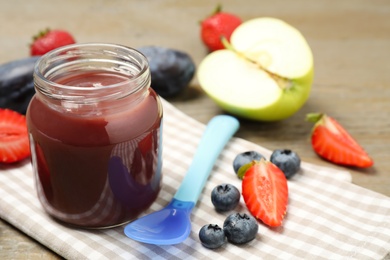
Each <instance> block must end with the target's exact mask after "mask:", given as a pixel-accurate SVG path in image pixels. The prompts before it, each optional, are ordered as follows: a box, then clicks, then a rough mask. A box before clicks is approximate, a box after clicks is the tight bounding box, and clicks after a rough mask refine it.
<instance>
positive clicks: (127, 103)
mask: <svg viewBox="0 0 390 260" xmlns="http://www.w3.org/2000/svg"><path fill="white" fill-rule="evenodd" d="M124 80H125V78H124V77H123V76H120V75H116V74H111V73H110V74H109V73H101V72H90V73H88V74H82V75H76V76H72V77H63V78H58V79H55V81H56V82H57V83H60V84H62V85H68V86H79V87H91V88H93V87H99V86H102V85H103V86H105V85H111V84H115V83H119V82H123V81H124ZM145 91H146V93H144V95H145V96H144V97H142V98H139V99H138V100H137V101H134V100H131V99H130V97H128V98H127V97H125V98H122V99H121V100H118V101H114V102H112V101H111V103H110V104H108V103H106V104H105V103H99V104H95V107H93V109H91V108H88V109H89V110H88V112H87V114H85V113H84V112H85V111H84V110H83V107H82V106H80V105H72V104H60V103H59V101H57V106H61V107H62V109H60V110H58V109H57V110H56V109H52V108H50V105H47V104H46V103H45V102H43V101H42V99H41V98H40V97H39V95H38V96H35V97H34V98H33V100H32V101H31V104H30V107H29V112H28V114H29V116H28V125H29V129H30V138H31V141H32V150H33V156H32V158H33V162H34V163H33V165H35V166H34V168H35V173H36V174H37V178H36V179H37V180H38V181H37V188H38V195H39V198H40V201H41V202H42V204H43V206H44V208H45V209H46V211H47V212H48V213H49V214H50V215H52V216H54V217H55V218H57V219H59V220H61V221H64V222H66V223H69V224H73V225H77V226H83V227H92V228H94V227H109V226H115V225H119V224H123V223H126V222H128V221H129V220H131V219H133V218H135V217H136V216H137V215H138V214H140V213H141V212H142V211H144V210H145V209H146V208H148V207H149V206H150V205H151V203H152V202H153V201H154V200H155V198H156V196H157V194H158V192H159V190H160V185H161V139H160V136H161V133H160V126H161V117H162V112H161V104H160V103H159V101H158V97H157V96H156V93H155V92H154V91H153V90H152V89H147V90H144V92H145ZM131 98H132V99H134V97H131ZM65 108H67V109H68V110H69V111H72V112H71V113H69V112H67V111H65ZM78 111H84V112H82V113H84V115H81V114H82V113H81V112H78Z"/></svg>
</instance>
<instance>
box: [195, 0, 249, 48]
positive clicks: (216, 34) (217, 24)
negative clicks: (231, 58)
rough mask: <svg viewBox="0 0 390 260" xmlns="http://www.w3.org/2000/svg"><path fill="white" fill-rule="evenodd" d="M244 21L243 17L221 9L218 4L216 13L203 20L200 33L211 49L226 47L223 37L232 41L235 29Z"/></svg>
mask: <svg viewBox="0 0 390 260" xmlns="http://www.w3.org/2000/svg"><path fill="white" fill-rule="evenodd" d="M241 23H242V21H241V19H240V18H239V17H237V16H236V15H234V14H230V13H225V12H222V11H221V6H218V7H217V9H216V10H215V11H214V13H213V14H212V15H211V16H209V17H207V18H206V19H204V20H203V21H202V22H201V31H200V35H201V38H202V41H203V43H204V44H205V45H206V46H207V47H208V49H209V50H210V51H215V50H220V49H224V48H225V47H224V46H223V44H222V42H221V38H222V37H225V38H226V39H227V41H228V42H229V41H230V36H231V35H232V33H233V31H234V30H235V29H236V28H237V27H238V26H239V25H240V24H241Z"/></svg>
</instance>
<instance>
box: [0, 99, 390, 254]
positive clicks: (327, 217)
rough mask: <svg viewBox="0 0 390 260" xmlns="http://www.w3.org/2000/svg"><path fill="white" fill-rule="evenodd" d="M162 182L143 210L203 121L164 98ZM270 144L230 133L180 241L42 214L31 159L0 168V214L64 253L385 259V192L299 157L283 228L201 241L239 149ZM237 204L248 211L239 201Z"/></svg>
mask: <svg viewBox="0 0 390 260" xmlns="http://www.w3.org/2000/svg"><path fill="white" fill-rule="evenodd" d="M163 105H164V130H163V144H164V145H163V147H164V148H163V154H164V156H163V175H164V178H163V188H162V191H161V193H160V196H159V198H158V200H157V201H156V202H155V203H154V204H153V205H152V207H151V208H150V209H149V210H148V212H152V211H155V210H158V209H161V208H162V207H164V206H165V205H166V204H167V203H168V202H169V201H170V199H171V198H172V196H173V195H174V193H175V192H176V189H177V188H178V186H179V185H180V182H181V180H182V178H183V177H184V175H185V172H186V169H187V168H188V166H189V164H190V163H191V160H192V156H193V154H194V152H195V149H196V147H197V142H198V141H199V139H200V136H201V135H202V131H203V129H204V127H205V126H204V125H203V124H201V123H199V122H197V121H195V120H193V119H192V118H189V117H188V116H186V115H185V114H183V113H181V112H180V111H178V110H177V109H176V108H174V107H173V106H172V105H170V104H169V103H167V102H166V101H163ZM247 150H257V151H259V152H260V153H262V154H264V155H265V156H269V155H270V151H269V150H267V149H265V148H263V147H260V146H258V145H256V144H253V143H250V142H248V141H245V140H243V139H239V138H233V139H232V140H231V141H230V143H229V144H228V145H227V146H226V147H225V150H224V151H223V152H222V154H221V155H220V157H219V159H218V161H217V162H216V164H215V167H214V169H213V172H212V173H211V175H210V178H209V180H208V182H207V183H206V186H205V188H204V190H203V193H202V194H201V196H200V200H199V202H198V204H197V205H196V207H195V208H194V210H193V214H192V222H193V227H192V232H191V234H190V237H189V238H188V239H187V240H185V241H184V242H183V243H181V244H178V245H173V246H155V245H146V244H141V243H138V242H135V241H132V240H130V239H128V238H127V237H125V235H124V234H123V227H117V228H113V229H108V230H99V231H85V230H76V229H70V228H68V227H65V226H63V225H61V224H58V223H57V222H55V221H53V220H52V219H51V218H50V217H48V216H47V215H46V214H45V213H44V211H43V209H42V207H41V205H40V203H39V201H38V199H37V196H36V190H35V186H34V180H33V175H32V170H31V165H30V164H29V163H28V162H26V163H24V164H22V165H19V166H17V167H15V166H1V167H0V217H1V218H2V219H4V220H5V221H7V222H9V223H11V224H12V225H14V226H15V227H17V228H18V229H20V230H21V231H22V232H24V233H26V234H27V235H29V236H31V237H32V238H34V239H36V240H37V241H39V242H40V243H42V244H44V245H46V246H47V247H48V248H50V249H52V250H53V251H55V252H57V253H58V254H60V255H61V256H63V257H65V258H67V259H213V260H216V259H383V258H386V256H387V257H389V256H390V198H389V197H386V196H384V195H381V194H378V193H375V192H372V191H370V190H367V189H364V188H361V187H358V186H356V185H354V184H351V183H350V175H349V173H348V172H343V171H336V170H333V169H328V168H324V167H319V166H315V165H311V164H308V163H303V165H302V169H301V171H300V172H299V174H298V175H296V176H294V177H293V178H292V179H291V180H289V181H288V186H289V205H288V213H287V215H286V219H285V221H284V224H283V226H282V227H279V228H268V227H266V226H264V225H262V224H261V223H260V224H259V225H260V226H259V233H258V235H257V238H256V239H255V240H254V241H252V242H250V243H249V244H247V245H244V246H236V245H232V244H226V245H225V246H224V247H222V248H220V249H218V250H209V249H206V248H204V247H203V246H202V245H201V243H200V242H199V239H198V232H199V229H200V228H201V227H202V226H203V225H205V224H208V223H214V224H218V225H222V224H223V221H224V219H225V217H226V216H227V214H228V213H226V214H221V213H217V212H216V211H215V210H214V209H213V206H212V203H211V200H210V193H211V190H212V189H213V188H214V186H216V185H218V184H221V183H231V184H234V185H236V186H237V187H239V188H240V187H241V183H240V180H239V179H238V178H237V177H236V176H235V174H234V172H233V168H232V161H233V159H234V157H235V156H236V154H237V153H240V152H244V151H247ZM236 211H240V212H246V208H245V204H244V203H243V201H241V203H240V205H239V206H238V208H237V209H236Z"/></svg>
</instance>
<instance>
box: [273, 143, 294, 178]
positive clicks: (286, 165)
mask: <svg viewBox="0 0 390 260" xmlns="http://www.w3.org/2000/svg"><path fill="white" fill-rule="evenodd" d="M270 161H271V162H272V163H273V164H275V165H276V166H278V167H279V169H281V170H282V172H283V173H284V175H285V176H286V178H287V179H289V178H291V177H292V176H294V175H295V174H296V173H297V172H298V171H299V169H300V168H301V158H300V157H299V156H298V154H297V153H296V152H294V151H292V150H290V149H276V150H274V151H273V152H272V154H271V157H270Z"/></svg>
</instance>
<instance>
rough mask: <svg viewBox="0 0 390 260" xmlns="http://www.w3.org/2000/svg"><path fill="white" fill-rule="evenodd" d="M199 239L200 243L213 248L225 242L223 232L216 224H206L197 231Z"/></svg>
mask: <svg viewBox="0 0 390 260" xmlns="http://www.w3.org/2000/svg"><path fill="white" fill-rule="evenodd" d="M199 239H200V242H202V245H203V246H204V247H207V248H211V249H215V248H218V247H221V246H222V245H223V244H225V243H226V236H225V232H224V231H223V229H222V228H220V227H219V226H218V225H213V224H208V225H205V226H203V227H202V228H201V229H200V231H199Z"/></svg>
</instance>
